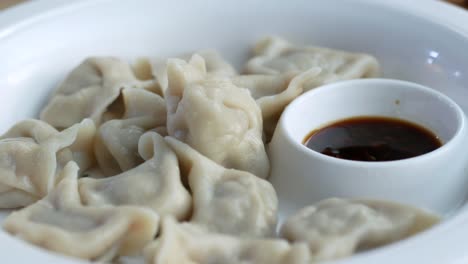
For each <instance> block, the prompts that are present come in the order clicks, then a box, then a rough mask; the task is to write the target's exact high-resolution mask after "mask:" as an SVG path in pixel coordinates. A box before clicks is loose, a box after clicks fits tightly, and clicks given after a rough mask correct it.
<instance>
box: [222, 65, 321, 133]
mask: <svg viewBox="0 0 468 264" xmlns="http://www.w3.org/2000/svg"><path fill="white" fill-rule="evenodd" d="M320 72H321V69H320V68H318V67H313V68H311V69H309V70H307V71H305V72H303V73H300V74H297V73H295V72H289V73H285V74H278V75H266V74H252V75H238V76H234V77H232V78H231V80H232V82H233V83H234V84H235V85H236V86H238V87H242V88H246V89H248V90H249V91H250V94H251V95H252V97H253V98H254V99H255V101H256V102H257V104H258V106H259V107H260V109H261V111H262V119H263V132H264V133H265V136H266V142H269V141H270V140H271V137H272V136H273V132H274V131H275V128H276V124H277V123H278V120H279V118H280V116H281V114H282V113H283V110H284V109H285V108H286V106H288V104H289V103H291V102H292V101H293V100H294V99H296V97H298V96H299V95H301V94H302V92H303V91H304V85H306V84H307V82H308V81H309V80H311V79H313V78H315V77H317V76H318V75H319V74H320Z"/></svg>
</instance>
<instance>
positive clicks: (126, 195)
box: [80, 132, 192, 220]
mask: <svg viewBox="0 0 468 264" xmlns="http://www.w3.org/2000/svg"><path fill="white" fill-rule="evenodd" d="M138 153H139V154H140V156H141V157H143V159H145V162H144V163H143V164H141V165H139V166H138V167H136V168H133V169H131V170H128V171H126V172H124V173H122V174H119V175H116V176H113V177H109V178H104V179H92V178H82V179H80V193H81V199H82V201H83V203H84V204H86V205H91V206H102V205H116V206H117V205H139V206H145V207H148V208H151V209H152V210H154V211H155V212H157V213H158V214H159V215H173V216H175V217H176V218H178V219H181V220H182V219H186V218H187V217H188V215H189V213H190V209H191V202H192V201H191V197H190V194H189V193H188V191H187V190H186V189H185V187H184V186H183V185H182V182H181V177H180V171H179V165H178V161H177V157H176V155H175V154H174V152H173V151H172V150H171V148H169V146H167V144H166V142H165V141H164V139H163V138H162V137H161V136H160V135H159V134H157V133H155V132H147V133H145V134H144V135H142V136H141V138H140V141H139V144H138Z"/></svg>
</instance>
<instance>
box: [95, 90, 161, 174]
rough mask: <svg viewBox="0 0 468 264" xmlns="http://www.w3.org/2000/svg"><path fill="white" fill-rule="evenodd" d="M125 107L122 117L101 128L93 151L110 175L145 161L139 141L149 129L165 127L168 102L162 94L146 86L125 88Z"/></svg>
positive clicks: (105, 172) (123, 92)
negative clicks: (147, 89)
mask: <svg viewBox="0 0 468 264" xmlns="http://www.w3.org/2000/svg"><path fill="white" fill-rule="evenodd" d="M122 97H123V105H124V106H123V109H122V114H121V115H120V116H118V118H120V119H113V120H109V121H107V122H105V123H104V124H102V125H101V126H100V127H99V130H98V133H97V135H96V141H95V145H94V152H95V155H96V159H97V162H98V165H99V168H100V169H101V171H102V172H103V173H104V175H107V176H111V175H116V174H119V173H121V172H123V171H127V170H129V169H131V168H133V167H135V166H137V165H139V164H141V163H142V162H143V159H142V158H141V157H140V156H139V154H138V151H137V148H138V140H139V138H140V136H141V135H142V134H143V133H145V132H146V131H148V130H153V129H158V128H159V129H160V128H161V127H165V126H166V103H165V101H164V99H162V98H161V97H160V96H159V95H157V94H154V93H152V92H149V91H146V90H144V89H135V88H127V89H123V90H122Z"/></svg>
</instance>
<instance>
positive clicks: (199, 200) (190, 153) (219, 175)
mask: <svg viewBox="0 0 468 264" xmlns="http://www.w3.org/2000/svg"><path fill="white" fill-rule="evenodd" d="M166 141H167V143H168V144H169V146H170V147H171V148H172V149H173V150H174V152H175V153H176V155H177V157H178V159H179V164H180V166H181V170H182V172H183V173H184V175H185V176H186V177H187V178H188V184H189V186H190V190H191V193H192V196H193V211H192V217H191V219H190V222H192V223H195V224H199V225H202V226H205V227H206V228H208V229H209V230H211V231H215V232H221V233H225V234H232V235H237V236H243V237H267V236H272V235H273V234H274V232H275V227H276V216H277V209H278V199H277V197H276V193H275V190H274V189H273V186H272V185H271V184H270V183H269V182H268V181H266V180H263V179H261V178H258V177H256V176H254V175H253V174H250V173H248V172H245V171H239V170H234V169H226V168H223V167H222V166H220V165H218V164H216V163H215V162H213V161H212V160H210V159H208V158H206V157H204V156H203V155H201V154H200V153H198V152H197V151H195V150H194V149H192V148H191V147H190V146H188V145H187V144H184V143H182V142H180V141H178V140H177V139H174V138H171V137H166Z"/></svg>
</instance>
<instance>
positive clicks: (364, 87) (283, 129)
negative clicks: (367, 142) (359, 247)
mask: <svg viewBox="0 0 468 264" xmlns="http://www.w3.org/2000/svg"><path fill="white" fill-rule="evenodd" d="M359 116H376V117H390V118H397V119H401V120H406V121H409V122H411V123H414V124H417V125H420V126H422V127H424V128H426V129H428V130H429V131H431V132H432V133H434V134H435V135H436V136H437V137H438V139H439V140H440V141H441V142H442V146H441V147H439V148H437V149H435V150H433V151H431V152H428V153H426V154H422V155H419V156H416V157H412V158H407V159H401V160H395V161H373V162H369V161H354V160H345V159H339V158H335V157H331V156H327V155H324V154H322V153H320V152H317V151H314V150H311V149H309V148H307V147H306V146H305V145H304V139H305V138H306V137H307V135H308V134H309V133H310V132H311V131H313V130H316V129H319V128H322V127H324V126H326V125H327V124H330V123H333V122H336V121H339V120H342V119H347V118H352V117H359ZM467 147H468V145H467V128H466V117H465V114H464V113H463V111H462V110H461V108H460V107H459V106H458V105H457V104H456V103H455V102H454V101H453V100H451V99H450V98H449V97H447V96H445V95H444V94H442V93H439V92H437V91H436V90H433V89H431V88H428V87H425V86H422V85H419V84H415V83H410V82H406V81H398V80H390V79H361V80H352V81H344V82H338V83H333V84H329V85H325V86H322V87H319V88H317V89H314V90H311V91H309V92H307V93H304V94H303V95H301V96H300V97H298V98H297V99H296V100H294V101H293V102H292V103H291V104H290V105H289V106H288V107H287V108H286V109H285V111H284V112H283V114H282V116H281V119H280V121H279V123H278V126H277V128H276V131H275V133H274V136H273V139H272V141H271V143H270V145H269V156H270V160H271V164H272V171H271V176H270V181H271V182H272V184H273V185H274V187H275V189H276V191H277V193H278V197H279V201H280V205H279V206H280V211H281V210H283V212H285V214H286V215H289V214H291V213H293V212H294V211H296V210H298V209H300V208H302V207H304V206H307V205H310V204H312V203H315V202H317V201H320V200H322V199H326V198H330V197H343V198H371V199H384V200H391V201H395V202H400V203H404V204H409V205H413V206H416V207H420V208H424V209H427V210H430V211H433V212H435V213H438V214H447V213H449V212H451V211H452V210H454V209H456V208H457V206H459V204H460V203H461V202H462V201H463V200H464V198H465V194H466V190H467V178H468V177H467V176H468V175H467V172H466V165H467V155H466V149H467ZM280 217H284V216H280Z"/></svg>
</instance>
